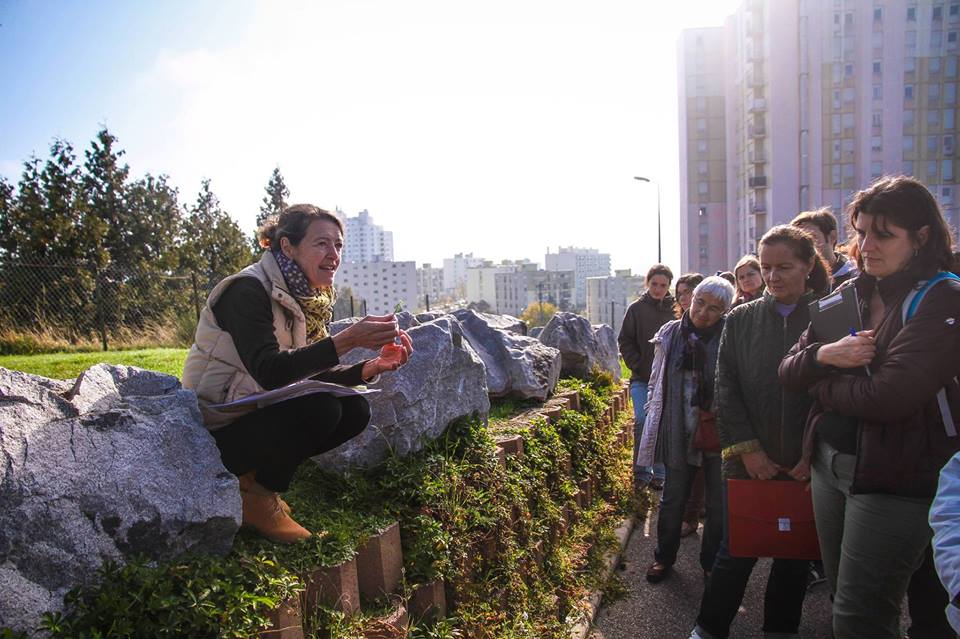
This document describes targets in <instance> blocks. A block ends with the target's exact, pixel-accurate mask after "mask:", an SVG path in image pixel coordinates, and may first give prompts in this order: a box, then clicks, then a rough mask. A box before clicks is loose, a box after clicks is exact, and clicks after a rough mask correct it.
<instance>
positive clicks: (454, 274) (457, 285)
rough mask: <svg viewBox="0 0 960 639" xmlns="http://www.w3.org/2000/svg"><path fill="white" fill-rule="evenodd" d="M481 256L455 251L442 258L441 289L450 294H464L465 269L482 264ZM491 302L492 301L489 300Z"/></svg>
mask: <svg viewBox="0 0 960 639" xmlns="http://www.w3.org/2000/svg"><path fill="white" fill-rule="evenodd" d="M486 261H487V260H484V259H483V258H482V257H474V256H473V253H467V254H466V255H464V254H463V253H457V254H456V255H454V256H453V257H448V258H445V259H444V260H443V289H444V290H445V291H446V292H447V293H449V294H451V295H464V293H465V291H466V286H467V269H468V268H473V267H474V266H482V265H483V263H484V262H486ZM491 303H492V302H491Z"/></svg>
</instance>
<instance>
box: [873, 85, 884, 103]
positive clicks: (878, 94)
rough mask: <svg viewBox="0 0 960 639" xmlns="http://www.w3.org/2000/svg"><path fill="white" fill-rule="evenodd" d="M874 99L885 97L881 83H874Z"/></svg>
mask: <svg viewBox="0 0 960 639" xmlns="http://www.w3.org/2000/svg"><path fill="white" fill-rule="evenodd" d="M873 99H874V100H882V99H883V87H882V86H881V85H879V84H875V85H873Z"/></svg>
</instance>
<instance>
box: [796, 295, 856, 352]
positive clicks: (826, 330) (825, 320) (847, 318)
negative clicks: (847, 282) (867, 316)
mask: <svg viewBox="0 0 960 639" xmlns="http://www.w3.org/2000/svg"><path fill="white" fill-rule="evenodd" d="M809 308H810V326H811V327H812V328H813V334H814V336H815V337H816V339H817V341H818V342H825V343H832V342H836V341H837V340H840V339H842V338H844V337H846V336H847V335H849V334H850V332H851V331H857V332H859V331H862V330H863V318H861V317H860V300H859V299H858V296H857V289H855V288H854V287H852V286H845V287H844V288H841V289H840V290H838V291H834V292H833V293H831V294H830V295H827V296H826V297H821V298H820V299H818V300H816V301H815V302H811V303H810V305H809Z"/></svg>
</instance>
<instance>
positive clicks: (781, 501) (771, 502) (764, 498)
mask: <svg viewBox="0 0 960 639" xmlns="http://www.w3.org/2000/svg"><path fill="white" fill-rule="evenodd" d="M727 511H728V513H727V514H728V523H729V525H730V537H729V540H730V555H731V556H733V557H774V558H778V559H820V544H819V542H818V541H817V528H816V525H815V524H814V520H813V500H812V498H811V493H810V485H809V484H808V483H806V482H799V481H777V480H769V481H761V480H759V479H730V480H728V481H727Z"/></svg>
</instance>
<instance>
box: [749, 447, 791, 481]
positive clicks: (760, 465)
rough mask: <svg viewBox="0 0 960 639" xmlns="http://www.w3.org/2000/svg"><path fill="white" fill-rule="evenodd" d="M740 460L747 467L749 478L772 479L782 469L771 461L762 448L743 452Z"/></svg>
mask: <svg viewBox="0 0 960 639" xmlns="http://www.w3.org/2000/svg"><path fill="white" fill-rule="evenodd" d="M740 460H741V461H742V462H743V465H744V467H745V468H746V469H747V474H748V475H750V479H773V478H774V477H776V476H777V475H779V474H780V472H781V471H782V470H783V469H782V468H780V466H778V465H776V464H774V463H773V460H771V459H770V458H769V457H767V454H766V453H765V452H763V451H762V450H757V451H754V452H752V453H743V454H742V455H740Z"/></svg>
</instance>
